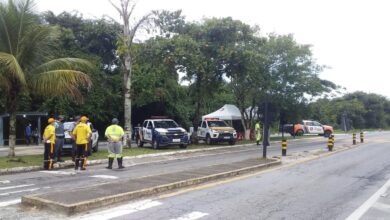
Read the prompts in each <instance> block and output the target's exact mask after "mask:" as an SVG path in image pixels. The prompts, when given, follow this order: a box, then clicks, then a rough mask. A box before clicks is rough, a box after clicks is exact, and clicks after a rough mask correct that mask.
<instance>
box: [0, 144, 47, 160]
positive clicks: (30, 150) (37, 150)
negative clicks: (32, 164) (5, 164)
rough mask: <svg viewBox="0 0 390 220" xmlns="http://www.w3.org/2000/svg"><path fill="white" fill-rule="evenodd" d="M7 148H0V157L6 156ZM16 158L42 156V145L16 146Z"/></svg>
mask: <svg viewBox="0 0 390 220" xmlns="http://www.w3.org/2000/svg"><path fill="white" fill-rule="evenodd" d="M8 151H9V147H8V146H0V157H6V156H8ZM15 154H16V156H25V155H39V154H43V144H42V145H29V146H27V145H17V146H15Z"/></svg>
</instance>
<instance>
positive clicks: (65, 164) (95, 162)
mask: <svg viewBox="0 0 390 220" xmlns="http://www.w3.org/2000/svg"><path fill="white" fill-rule="evenodd" d="M319 138H322V137H312V138H303V139H293V140H289V141H291V142H295V141H299V140H313V139H319ZM271 143H281V141H271ZM254 144H255V143H253V144H238V145H232V146H223V147H208V148H199V149H192V150H179V151H172V152H164V153H154V154H143V155H138V156H126V157H123V159H124V160H128V159H140V158H150V157H159V156H171V155H179V154H186V153H196V152H205V151H212V150H218V149H231V148H237V147H245V146H250V145H254ZM104 163H107V159H97V160H89V161H88V165H89V166H91V165H99V164H104ZM73 166H74V163H73V162H72V161H70V160H69V161H65V162H63V163H56V164H54V165H53V168H54V169H67V168H71V167H73ZM40 170H43V167H41V166H29V167H14V168H5V169H0V176H2V175H8V174H16V173H25V172H33V171H40Z"/></svg>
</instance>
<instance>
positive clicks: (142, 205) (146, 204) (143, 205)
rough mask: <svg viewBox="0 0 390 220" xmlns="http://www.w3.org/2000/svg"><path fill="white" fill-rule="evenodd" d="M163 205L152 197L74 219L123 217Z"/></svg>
mask: <svg viewBox="0 0 390 220" xmlns="http://www.w3.org/2000/svg"><path fill="white" fill-rule="evenodd" d="M160 205H162V203H161V202H158V201H153V200H150V199H147V200H142V201H138V202H133V203H129V204H126V205H122V206H119V207H116V208H113V209H109V210H104V211H100V212H95V213H93V214H88V215H83V216H78V217H75V218H73V219H74V220H76V219H77V220H105V219H112V218H117V217H121V216H124V215H128V214H132V213H135V212H138V211H142V210H146V209H149V208H152V207H156V206H160Z"/></svg>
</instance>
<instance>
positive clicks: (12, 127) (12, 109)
mask: <svg viewBox="0 0 390 220" xmlns="http://www.w3.org/2000/svg"><path fill="white" fill-rule="evenodd" d="M17 93H18V92H17V91H11V93H10V96H9V99H8V110H9V111H8V112H9V138H8V145H9V150H8V157H15V144H16V103H17Z"/></svg>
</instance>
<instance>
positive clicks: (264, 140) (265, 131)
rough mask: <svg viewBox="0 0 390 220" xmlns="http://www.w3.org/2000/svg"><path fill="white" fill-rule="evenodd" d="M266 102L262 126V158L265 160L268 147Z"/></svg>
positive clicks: (266, 103)
mask: <svg viewBox="0 0 390 220" xmlns="http://www.w3.org/2000/svg"><path fill="white" fill-rule="evenodd" d="M268 105H269V103H268V101H266V102H265V103H264V126H263V158H267V147H268V146H269V112H268Z"/></svg>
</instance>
